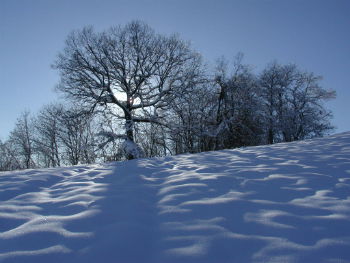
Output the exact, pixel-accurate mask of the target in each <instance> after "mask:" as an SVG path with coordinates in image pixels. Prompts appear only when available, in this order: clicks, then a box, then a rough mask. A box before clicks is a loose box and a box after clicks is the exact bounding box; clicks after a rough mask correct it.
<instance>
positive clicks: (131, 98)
mask: <svg viewBox="0 0 350 263" xmlns="http://www.w3.org/2000/svg"><path fill="white" fill-rule="evenodd" d="M199 62H200V58H199V55H198V54H197V53H195V52H193V51H192V50H191V48H190V46H189V45H188V44H187V43H185V42H184V41H182V40H180V39H179V38H178V37H177V36H175V35H172V36H162V35H158V34H156V33H155V32H154V31H153V30H152V29H151V28H150V27H148V26H147V25H145V24H143V23H141V22H137V21H136V22H131V23H130V24H127V25H126V26H124V27H120V26H119V27H114V28H111V29H110V30H107V31H104V32H102V33H96V32H94V30H93V29H92V28H84V29H83V30H81V31H77V32H73V33H72V34H71V35H70V36H69V37H68V39H67V41H66V47H65V49H64V50H63V52H62V53H61V54H60V55H59V56H58V59H57V61H56V62H55V63H54V65H53V67H54V68H56V69H58V70H59V71H60V76H61V82H60V85H59V86H58V89H59V90H60V91H61V92H63V93H64V94H66V95H68V97H70V98H72V99H74V100H76V101H78V102H79V103H81V104H82V105H83V106H84V108H85V109H86V110H89V111H96V110H98V109H101V110H109V111H110V112H111V113H113V114H114V116H116V117H117V119H119V120H124V127H125V134H124V135H123V134H121V135H118V136H116V137H118V138H125V140H126V143H127V144H129V145H133V144H135V142H134V141H135V138H134V124H135V122H139V123H140V122H143V123H150V122H153V123H159V122H160V121H161V120H160V119H159V115H157V114H156V113H157V109H159V108H163V107H164V106H165V105H166V103H165V101H166V100H165V99H166V98H167V97H169V96H171V95H172V94H173V91H174V90H175V89H177V88H178V87H179V86H181V83H182V82H183V80H184V78H187V77H188V76H191V77H193V72H194V71H195V70H194V69H196V68H197V66H198V65H199ZM189 70H191V72H192V73H191V74H189V73H188V72H189ZM126 148H133V147H126ZM134 148H135V147H134ZM136 155H137V153H136ZM136 155H135V153H134V154H133V153H130V152H129V153H127V158H128V159H133V158H135V157H136Z"/></svg>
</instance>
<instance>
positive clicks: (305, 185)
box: [0, 132, 350, 263]
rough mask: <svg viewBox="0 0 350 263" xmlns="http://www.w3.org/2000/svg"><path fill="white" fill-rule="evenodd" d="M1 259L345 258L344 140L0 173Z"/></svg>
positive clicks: (348, 239) (348, 241)
mask: <svg viewBox="0 0 350 263" xmlns="http://www.w3.org/2000/svg"><path fill="white" fill-rule="evenodd" d="M0 262H16V263H21V262H25V263H27V262H35V263H38V262H45V263H47V262H49V263H54V262H64V263H68V262H74V263H80V262H81V263H87V262H103V263H109V262H113V263H116V262H120V263H128V262H137V263H142V262H150V263H153V262H154V263H168V262H181V263H186V262H201V263H202V262H218V263H223V262H230V263H232V262H238V263H244V262H268V263H272V262H279V263H280V262H307V263H310V262H317V263H320V262H339V263H340V262H343V263H345V262H350V132H348V133H343V134H338V135H334V136H331V137H327V138H323V139H315V140H307V141H302V142H295V143H285V144H276V145H273V146H260V147H249V148H245V149H240V150H226V151H218V152H208V153H201V154H193V155H179V156H175V157H166V158H158V159H139V160H134V161H129V162H123V163H109V164H102V165H88V166H75V167H69V168H67V167H66V168H58V169H42V170H26V171H18V172H3V173H0Z"/></svg>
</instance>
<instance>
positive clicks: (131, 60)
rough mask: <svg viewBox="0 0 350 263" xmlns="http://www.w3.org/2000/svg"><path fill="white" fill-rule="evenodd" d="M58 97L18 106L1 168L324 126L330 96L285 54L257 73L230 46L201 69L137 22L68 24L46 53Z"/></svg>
mask: <svg viewBox="0 0 350 263" xmlns="http://www.w3.org/2000/svg"><path fill="white" fill-rule="evenodd" d="M53 68H54V69H56V70H57V71H58V72H59V74H60V83H59V84H58V86H57V90H58V92H60V93H61V94H63V95H65V97H66V100H65V101H64V102H61V103H59V102H56V103H51V104H48V105H45V106H44V107H43V108H42V109H41V110H40V111H39V112H38V113H37V114H36V115H31V114H30V113H29V112H24V113H23V114H22V115H21V116H20V117H19V118H18V119H17V122H16V124H15V127H14V129H13V130H12V131H11V133H10V135H9V137H8V138H7V139H6V140H5V141H4V142H1V141H0V170H14V169H25V168H35V167H56V166H61V165H75V164H80V163H94V162H98V161H102V162H105V161H115V160H125V159H129V160H130V159H134V158H142V157H155V156H166V155H175V154H181V153H197V152H202V151H211V150H220V149H225V148H236V147H243V146H253V145H263V144H273V143H278V142H290V141H295V140H302V139H306V138H312V137H317V136H323V135H324V134H327V133H329V132H330V131H331V130H332V129H333V126H332V125H331V122H330V120H331V117H332V115H331V112H330V111H329V110H327V109H326V108H325V105H324V102H325V101H327V100H329V99H333V98H335V92H334V91H333V90H327V89H325V88H323V87H322V86H321V85H320V81H321V77H320V76H317V75H315V74H314V73H311V72H307V71H303V70H301V69H299V68H298V66H297V65H294V64H286V65H282V64H279V63H277V62H272V63H270V64H268V65H267V66H266V67H265V68H264V69H263V70H262V71H261V72H259V73H256V72H254V70H253V69H252V67H251V66H249V65H246V64H244V63H243V56H242V55H241V54H239V55H237V57H236V58H235V60H234V61H233V63H229V62H228V61H226V60H225V59H224V58H222V59H220V60H218V61H217V63H216V67H215V69H210V68H209V67H208V66H207V65H205V64H204V63H203V58H202V57H201V55H200V54H199V53H198V52H196V51H195V50H194V49H193V48H192V47H191V45H190V44H189V43H187V42H185V41H183V40H181V39H180V38H179V36H178V35H170V36H165V35H160V34H157V33H155V32H154V30H152V29H151V28H150V27H149V26H147V25H146V24H144V23H142V22H139V21H133V22H131V23H129V24H127V25H125V26H117V27H113V28H111V29H109V30H106V31H103V32H95V31H94V30H93V28H91V27H86V28H84V29H82V30H79V31H74V32H72V33H71V34H70V35H69V36H68V38H67V40H66V44H65V48H64V49H63V50H62V52H61V53H60V54H59V55H58V57H57V60H56V61H55V62H54V63H53Z"/></svg>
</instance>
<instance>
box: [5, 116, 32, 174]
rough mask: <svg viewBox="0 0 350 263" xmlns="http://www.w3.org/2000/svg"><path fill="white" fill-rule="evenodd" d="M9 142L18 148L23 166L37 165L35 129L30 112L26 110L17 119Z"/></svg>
mask: <svg viewBox="0 0 350 263" xmlns="http://www.w3.org/2000/svg"><path fill="white" fill-rule="evenodd" d="M9 143H10V144H12V146H13V147H14V148H15V149H16V152H17V153H18V155H19V157H20V158H21V159H22V163H23V167H24V168H26V169H28V168H33V167H35V162H34V159H33V156H34V129H33V121H32V119H31V117H30V113H29V112H28V111H25V112H23V113H22V114H21V116H20V117H19V118H18V119H17V122H16V124H15V128H14V129H13V130H12V131H11V134H10V138H9Z"/></svg>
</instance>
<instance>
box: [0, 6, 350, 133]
mask: <svg viewBox="0 0 350 263" xmlns="http://www.w3.org/2000/svg"><path fill="white" fill-rule="evenodd" d="M133 19H139V20H143V21H145V22H146V23H148V24H149V25H150V26H151V27H153V28H154V29H155V30H156V31H158V32H160V33H173V32H177V33H179V34H180V36H181V37H182V38H183V39H185V40H189V41H191V42H192V44H193V46H194V48H195V49H197V50H198V51H199V52H201V53H202V54H203V56H204V57H205V58H206V59H207V60H208V61H211V62H213V61H215V59H217V58H218V57H220V56H222V55H224V56H226V57H227V58H229V59H230V58H233V57H234V56H235V55H236V54H237V53H238V52H243V53H244V54H245V62H246V63H248V64H252V65H256V66H257V70H259V69H261V68H263V67H264V66H265V65H266V64H267V63H269V62H271V61H272V60H274V59H276V60H277V61H279V62H281V63H290V62H291V63H296V64H297V65H299V66H300V67H301V68H302V69H306V70H308V71H312V72H314V73H316V74H319V75H322V76H323V77H324V80H323V81H322V85H323V86H324V87H326V88H331V89H335V90H336V91H337V94H338V96H337V99H336V100H335V101H333V102H331V103H328V104H327V105H328V108H330V109H331V110H332V111H333V113H334V124H335V125H336V126H337V127H338V129H337V132H342V131H350V87H349V78H350V1H349V0H221V1H220V0H210V1H209V0H138V1H136V0H114V1H112V0H110V1H108V0H0V138H1V139H5V138H6V137H7V135H8V134H9V131H10V130H11V129H12V128H13V125H14V122H15V120H16V118H17V117H18V116H19V114H20V113H21V112H22V111H24V110H30V111H32V112H36V111H37V110H38V109H39V108H40V107H41V106H43V105H44V104H46V103H48V102H51V101H54V100H55V98H57V97H58V94H56V93H55V92H54V91H53V88H54V86H55V85H56V84H57V83H58V74H57V72H56V71H54V70H53V69H51V68H50V65H51V64H52V63H53V61H54V60H55V58H56V55H57V53H58V52H59V51H61V50H62V48H63V46H64V41H65V39H66V37H67V35H68V34H69V33H70V32H71V31H72V30H73V29H80V28H82V27H83V26H86V25H93V26H94V27H95V28H96V29H97V30H103V29H106V28H108V27H110V26H113V25H118V24H125V23H128V22H130V21H131V20H133Z"/></svg>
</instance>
